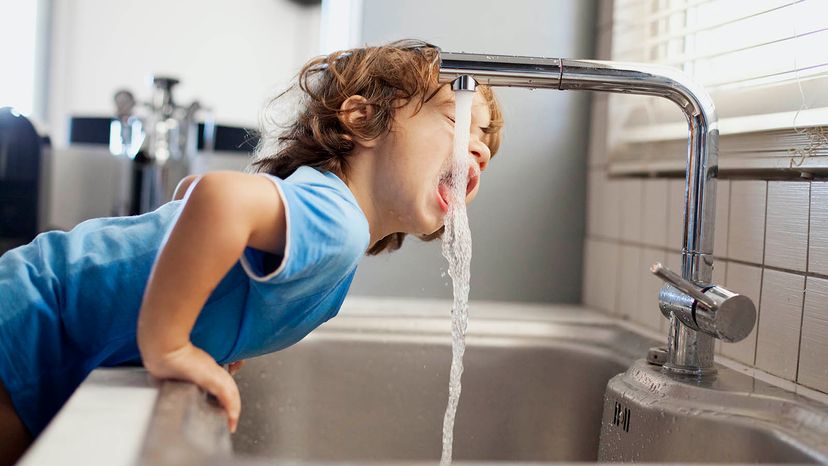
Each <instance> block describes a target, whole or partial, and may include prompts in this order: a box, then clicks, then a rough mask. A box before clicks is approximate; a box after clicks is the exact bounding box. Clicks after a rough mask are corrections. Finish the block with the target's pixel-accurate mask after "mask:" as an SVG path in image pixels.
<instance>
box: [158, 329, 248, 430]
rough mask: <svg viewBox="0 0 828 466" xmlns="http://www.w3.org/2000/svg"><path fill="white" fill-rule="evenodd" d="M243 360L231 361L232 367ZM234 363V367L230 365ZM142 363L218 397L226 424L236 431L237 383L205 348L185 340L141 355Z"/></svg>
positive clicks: (238, 400)
mask: <svg viewBox="0 0 828 466" xmlns="http://www.w3.org/2000/svg"><path fill="white" fill-rule="evenodd" d="M240 362H241V363H243V361H237V362H235V363H233V364H231V365H230V367H231V369H236V370H237V369H238V368H239V367H241V364H239V363H240ZM234 364H235V365H236V367H233V365H234ZM144 367H146V369H147V371H149V373H150V374H152V375H153V376H155V377H158V378H160V379H176V380H184V381H187V382H192V383H194V384H196V385H198V386H199V387H201V388H203V389H204V390H206V391H207V392H209V393H211V394H212V395H213V396H215V397H216V399H218V401H219V403H220V404H221V406H222V408H224V410H225V411H226V412H227V427H228V428H229V429H230V432H235V431H236V426H237V425H238V423H239V413H240V412H241V397H240V396H239V387H238V386H237V385H236V381H235V380H233V377H232V376H231V375H230V374H229V373H228V372H227V371H225V370H224V369H223V368H222V367H221V366H220V365H218V363H216V361H215V359H213V357H212V356H210V355H209V354H208V353H207V352H206V351H204V350H202V349H200V348H197V347H195V346H193V344H192V343H187V344H186V345H185V346H182V347H181V348H179V349H177V350H175V351H171V352H169V353H166V354H162V355H159V356H157V357H149V358H148V357H146V356H145V357H144Z"/></svg>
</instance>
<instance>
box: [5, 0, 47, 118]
mask: <svg viewBox="0 0 828 466" xmlns="http://www.w3.org/2000/svg"><path fill="white" fill-rule="evenodd" d="M37 5H38V2H36V1H33V0H32V1H18V0H0V44H2V45H0V69H2V70H3V72H2V73H0V107H14V108H15V109H17V111H19V112H20V113H22V114H24V115H30V114H31V113H32V111H34V110H35V93H36V84H35V82H36V80H35V65H36V61H35V56H36V49H35V46H36V43H35V42H36V41H35V37H36V34H37V13H38V12H37Z"/></svg>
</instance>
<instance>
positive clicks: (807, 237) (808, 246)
mask: <svg viewBox="0 0 828 466" xmlns="http://www.w3.org/2000/svg"><path fill="white" fill-rule="evenodd" d="M812 190H813V184H812V183H811V182H808V228H807V229H806V230H807V231H806V233H805V283H803V284H802V286H803V289H802V307H801V308H800V312H799V339H798V340H797V345H799V346H798V347H797V349H796V373H795V374H794V382H797V383H798V380H799V363H800V360H801V359H802V328H803V327H804V326H805V295H806V291H807V290H808V270H809V268H810V267H809V261H810V251H811V195H812V194H811V193H812Z"/></svg>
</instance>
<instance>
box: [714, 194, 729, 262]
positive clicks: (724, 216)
mask: <svg viewBox="0 0 828 466" xmlns="http://www.w3.org/2000/svg"><path fill="white" fill-rule="evenodd" d="M716 191H717V192H716V230H715V234H714V235H713V236H714V238H713V242H714V244H713V254H714V255H715V256H716V257H728V256H727V234H728V232H729V231H730V228H729V226H730V223H729V221H728V220H729V215H730V181H729V180H719V181H718V183H717V186H716Z"/></svg>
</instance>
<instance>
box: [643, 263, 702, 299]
mask: <svg viewBox="0 0 828 466" xmlns="http://www.w3.org/2000/svg"><path fill="white" fill-rule="evenodd" d="M650 272H652V273H653V275H655V276H657V277H659V278H661V279H662V280H664V281H665V282H667V283H670V284H672V285H673V286H674V287H676V288H678V289H679V290H680V291H682V292H684V293H685V294H687V295H689V296H690V297H691V298H693V299H695V300H696V301H698V302H700V303H702V304H704V305H705V306H706V307H707V308H714V307H716V303H715V302H713V300H712V299H710V298H709V297H708V296H707V295H705V294H704V293H702V291H701V289H699V287H698V285H696V284H694V283H693V282H691V281H690V280H686V279H685V278H683V277H682V276H681V275H679V274H677V273H675V272H673V271H672V270H670V269H668V268H667V267H665V266H663V265H662V264H661V262H656V263H655V264H653V265H652V267H650Z"/></svg>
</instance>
